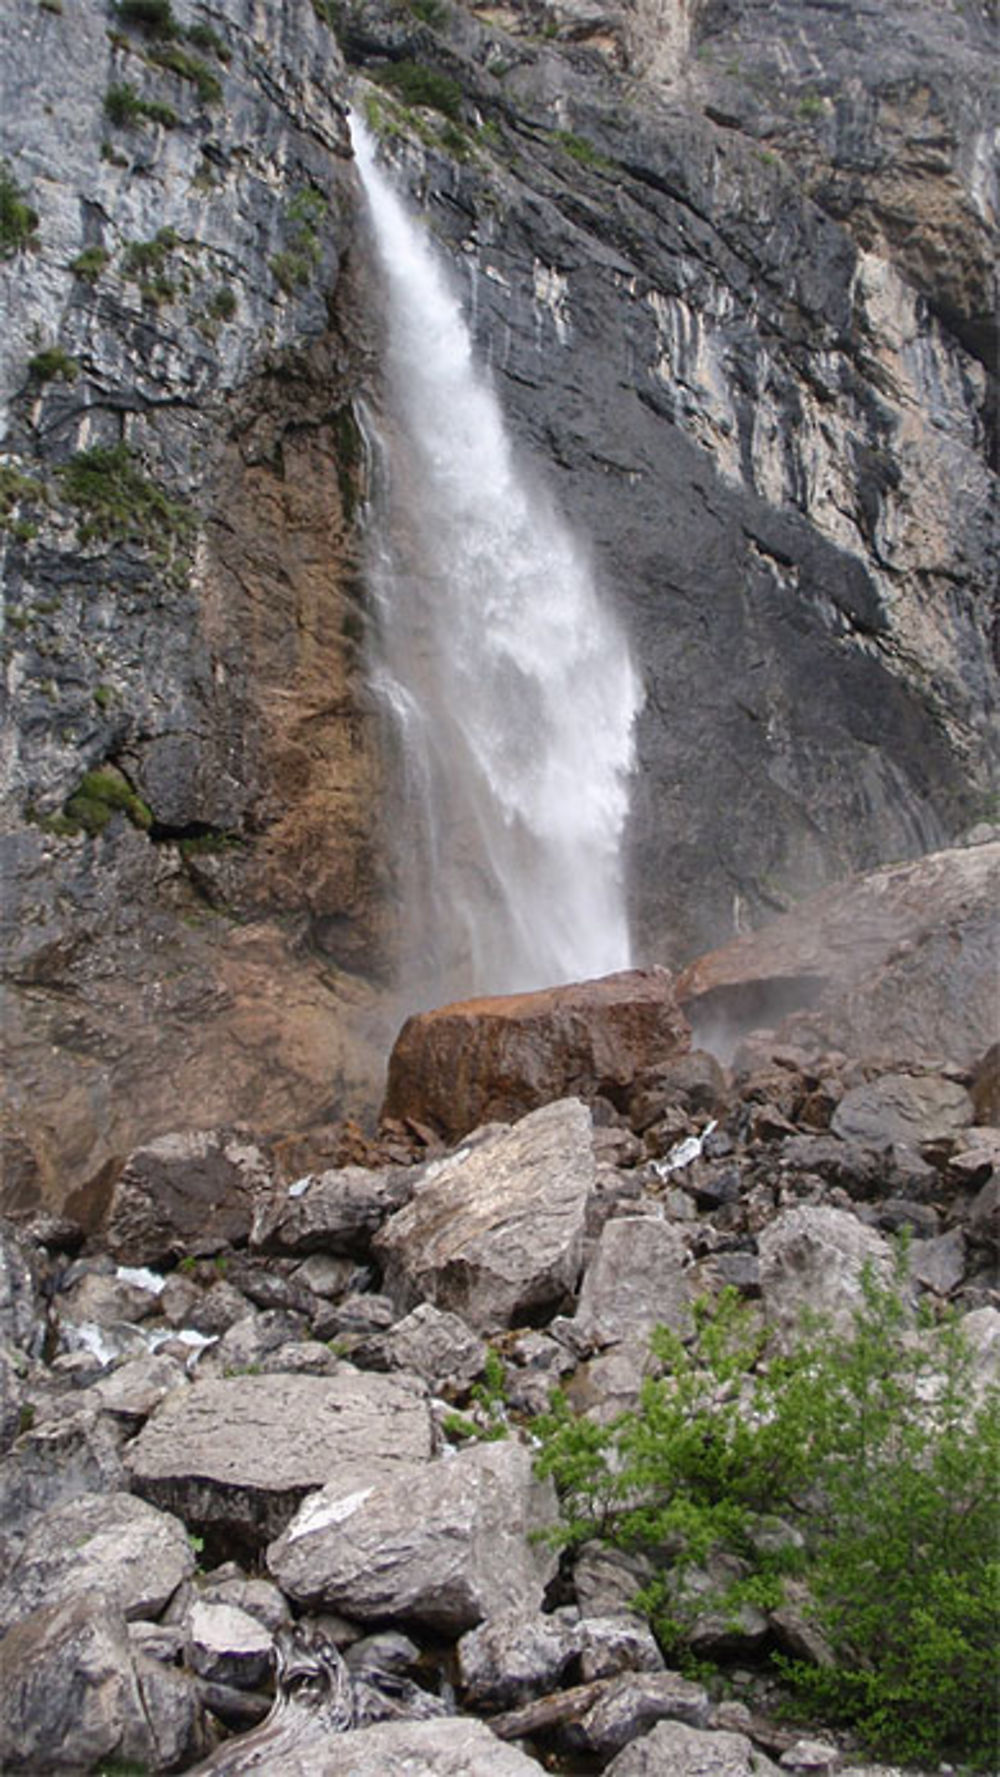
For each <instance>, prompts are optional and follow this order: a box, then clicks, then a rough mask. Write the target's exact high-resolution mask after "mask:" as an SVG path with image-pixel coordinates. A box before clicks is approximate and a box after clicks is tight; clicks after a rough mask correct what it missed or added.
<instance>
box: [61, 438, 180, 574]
mask: <svg viewBox="0 0 1000 1777" xmlns="http://www.w3.org/2000/svg"><path fill="white" fill-rule="evenodd" d="M59 478H60V481H61V483H62V489H63V494H64V496H65V498H66V499H67V500H68V501H69V504H70V505H71V506H75V507H76V508H77V509H78V511H79V512H80V514H81V524H80V541H81V542H82V543H86V542H89V541H91V540H92V539H93V538H95V537H96V538H100V539H101V541H102V542H106V543H124V542H133V543H140V544H144V545H146V546H147V547H151V546H153V545H157V546H159V548H160V549H161V550H165V551H166V555H167V559H168V560H169V558H170V554H171V553H172V551H173V550H174V549H175V548H176V547H177V546H178V545H182V544H183V543H185V542H186V541H187V540H188V539H189V537H190V534H191V531H192V530H193V528H194V520H193V518H192V515H191V513H190V511H189V510H188V508H187V507H186V506H184V505H182V504H181V502H180V501H178V500H172V499H170V497H169V496H168V495H167V494H166V493H164V491H163V489H162V488H161V487H159V486H158V485H157V483H156V482H155V481H150V480H149V479H148V478H147V477H146V476H145V475H143V474H142V471H141V470H140V468H139V466H138V464H137V463H136V460H135V458H134V456H133V454H132V452H131V450H130V449H129V447H128V445H127V444H113V445H101V444H98V445H94V446H93V448H92V449H90V450H83V451H78V452H77V454H76V456H74V457H71V458H70V460H69V462H68V463H65V464H64V465H63V467H62V468H61V469H60V471H59Z"/></svg>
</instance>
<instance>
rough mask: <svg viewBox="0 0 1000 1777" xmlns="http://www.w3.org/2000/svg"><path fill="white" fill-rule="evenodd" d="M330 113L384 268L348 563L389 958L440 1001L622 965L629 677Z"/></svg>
mask: <svg viewBox="0 0 1000 1777" xmlns="http://www.w3.org/2000/svg"><path fill="white" fill-rule="evenodd" d="M351 128H352V134H353V138H354V144H355V150H356V154H357V160H358V166H359V169H360V172H361V177H362V180H363V183H364V186H365V190H366V193H367V196H368V201H369V204H370V208H371V214H372V219H373V227H374V238H375V245H376V250H377V256H378V261H379V264H380V267H381V270H382V272H383V273H384V277H385V287H386V302H387V317H386V325H387V336H388V339H387V353H388V363H387V375H386V415H385V419H384V422H383V424H382V425H381V426H380V432H381V439H380V456H381V458H382V479H383V484H384V485H383V487H382V491H381V495H380V496H379V502H380V507H381V510H380V511H379V512H378V514H377V515H376V520H377V521H376V522H375V523H374V524H373V525H372V526H371V538H372V550H371V554H372V560H371V563H370V575H371V581H372V590H373V594H374V599H375V605H376V611H377V617H378V630H379V635H378V639H377V643H376V648H377V652H378V656H379V658H378V659H377V661H376V663H375V667H374V682H375V685H376V688H377V689H378V690H379V691H380V693H381V695H382V697H383V699H384V701H385V703H386V705H387V707H388V708H389V710H390V711H391V713H392V716H393V719H394V721H395V723H396V725H397V732H398V733H399V735H400V739H401V751H402V754H403V758H404V767H405V773H406V779H407V795H408V798H409V809H408V818H407V821H406V827H407V832H406V843H405V849H406V851H407V867H406V868H405V869H404V872H403V893H404V898H405V899H406V901H407V904H408V912H409V919H410V925H409V939H410V942H409V945H408V949H409V950H410V952H411V954H410V956H409V957H408V958H407V971H408V975H409V977H410V979H411V980H412V981H413V982H415V983H418V984H419V985H418V986H417V992H418V994H423V995H424V996H426V997H428V998H431V999H433V998H438V999H440V998H444V997H455V996H456V995H460V994H470V993H502V992H512V991H516V990H520V989H525V988H532V987H539V986H543V985H547V984H552V983H555V982H559V981H566V980H574V979H583V978H586V977H588V976H593V975H600V974H606V973H609V972H610V971H612V970H614V969H621V968H626V967H627V966H628V963H629V938H628V925H627V919H626V914H625V898H624V889H623V880H622V878H623V871H622V856H621V846H622V833H623V828H624V823H625V818H626V814H627V810H628V776H629V772H630V769H631V766H632V761H633V738H632V730H633V722H634V718H635V715H636V712H637V709H638V707H639V703H640V691H639V684H638V679H637V675H636V673H635V671H634V669H633V667H632V663H631V661H630V658H629V653H628V648H627V646H626V643H625V639H624V636H623V635H622V633H621V631H620V629H619V627H618V625H617V623H616V622H615V621H614V618H613V617H612V615H611V613H610V612H609V611H608V610H607V609H606V608H605V607H604V606H603V605H602V602H601V600H600V599H599V598H598V595H597V591H596V588H595V585H594V582H593V577H592V574H591V572H590V569H589V566H588V563H587V561H586V559H585V556H584V554H583V552H582V550H581V548H580V546H579V544H578V543H577V541H576V540H575V539H574V537H573V536H572V534H571V533H570V531H569V529H568V527H567V525H566V524H565V523H564V522H563V520H562V519H561V518H560V516H559V515H558V513H557V512H556V511H555V510H554V508H553V506H552V503H551V501H550V500H549V499H548V498H547V497H546V496H545V494H544V493H543V492H542V490H541V489H540V487H539V486H538V485H536V483H535V481H534V480H533V479H532V476H531V471H530V469H529V468H528V467H527V465H524V464H521V463H519V462H518V461H517V459H516V455H515V452H514V450H513V448H512V445H511V441H510V439H509V437H508V435H507V431H506V429H505V425H504V420H503V416H502V413H501V410H500V405H499V402H498V400H497V398H496V395H495V394H494V392H493V390H492V388H491V386H490V384H489V382H488V381H487V379H486V377H485V376H484V374H483V373H482V372H481V371H480V370H479V369H478V368H477V366H476V364H475V363H474V360H473V351H472V342H471V339H470V335H469V330H468V328H467V326H466V324H465V322H464V320H463V317H462V313H461V309H460V306H459V303H458V301H457V300H456V298H455V296H454V294H453V293H452V291H451V289H450V287H449V283H448V278H447V276H446V274H445V271H444V269H443V266H442V265H441V263H440V262H439V259H438V257H437V255H436V253H435V251H434V249H433V247H432V246H431V244H430V242H429V240H428V239H427V237H426V234H425V232H424V231H423V229H422V227H421V225H420V224H419V223H418V222H417V221H416V220H414V219H413V218H411V217H410V215H409V214H408V213H407V211H406V209H405V207H404V205H403V204H402V202H401V201H400V199H399V198H398V197H397V196H396V194H395V192H394V191H393V189H392V187H391V185H390V183H389V181H388V179H387V178H386V176H385V174H384V173H383V172H382V170H381V169H380V168H379V167H378V166H377V165H376V161H375V155H374V150H373V145H372V142H371V140H370V138H369V137H368V134H367V132H366V131H365V129H364V127H363V126H362V125H361V124H360V122H359V121H358V120H357V119H354V118H352V123H351Z"/></svg>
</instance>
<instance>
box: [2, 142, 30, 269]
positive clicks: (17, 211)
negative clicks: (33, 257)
mask: <svg viewBox="0 0 1000 1777" xmlns="http://www.w3.org/2000/svg"><path fill="white" fill-rule="evenodd" d="M37 228H38V212H37V210H33V209H32V207H31V205H30V204H29V203H26V202H25V197H24V192H23V191H22V190H21V188H20V186H19V185H18V183H17V181H16V179H15V178H14V176H13V174H12V173H11V170H10V168H9V166H8V165H7V162H6V161H5V160H0V259H9V258H10V257H11V255H12V254H13V253H16V252H18V251H19V249H20V248H21V247H26V246H27V244H28V242H29V241H30V240H31V237H32V235H33V234H34V233H35V232H36V230H37Z"/></svg>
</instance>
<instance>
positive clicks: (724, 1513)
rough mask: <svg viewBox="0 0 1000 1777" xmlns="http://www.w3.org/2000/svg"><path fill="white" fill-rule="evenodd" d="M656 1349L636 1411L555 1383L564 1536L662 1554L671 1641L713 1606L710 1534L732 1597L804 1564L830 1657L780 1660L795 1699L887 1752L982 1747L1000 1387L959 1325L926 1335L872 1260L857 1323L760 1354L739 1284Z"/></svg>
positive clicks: (667, 1639)
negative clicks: (611, 1417)
mask: <svg viewBox="0 0 1000 1777" xmlns="http://www.w3.org/2000/svg"><path fill="white" fill-rule="evenodd" d="M653 1349H654V1351H655V1352H656V1354H657V1356H658V1357H659V1359H660V1361H661V1363H662V1364H663V1365H664V1369H665V1373H664V1374H663V1375H662V1376H661V1377H659V1378H655V1379H650V1380H648V1381H647V1382H646V1383H645V1384H644V1386H643V1390H642V1395H641V1400H640V1404H639V1406H638V1408H636V1409H635V1410H634V1411H630V1412H626V1413H623V1414H621V1415H620V1416H619V1417H618V1419H616V1420H615V1421H614V1422H613V1423H612V1424H611V1425H598V1424H595V1423H594V1422H593V1421H591V1420H588V1419H585V1418H581V1417H579V1416H578V1415H577V1414H575V1413H574V1412H573V1411H572V1409H571V1408H570V1406H569V1404H568V1402H567V1401H566V1399H565V1397H564V1396H562V1395H560V1394H558V1393H557V1394H556V1395H555V1396H554V1397H553V1404H552V1409H551V1411H550V1412H549V1413H548V1414H546V1415H544V1416H543V1417H542V1418H541V1419H540V1420H538V1421H536V1422H535V1426H534V1430H535V1431H536V1433H537V1435H538V1437H539V1439H540V1442H541V1455H540V1457H539V1460H538V1467H539V1471H540V1473H542V1474H548V1475H551V1476H552V1477H553V1479H554V1481H555V1483H556V1487H557V1489H558V1492H559V1495H560V1499H561V1507H562V1513H563V1519H564V1522H563V1525H562V1526H561V1528H560V1530H559V1531H558V1532H557V1533H556V1540H558V1541H559V1542H561V1543H563V1544H573V1543H577V1542H581V1541H583V1540H586V1539H589V1538H592V1537H597V1538H598V1539H599V1540H602V1541H604V1542H607V1543H610V1544H612V1545H614V1546H615V1547H619V1548H624V1549H631V1550H639V1551H642V1552H644V1553H646V1554H647V1555H649V1556H651V1557H652V1560H653V1564H654V1577H653V1579H652V1580H651V1581H650V1583H649V1584H648V1585H647V1586H646V1587H645V1588H644V1590H643V1592H642V1593H640V1595H639V1598H638V1600H637V1602H638V1603H639V1605H640V1607H641V1608H642V1609H644V1610H645V1611H646V1613H647V1614H648V1616H649V1618H650V1620H651V1622H652V1624H653V1627H654V1629H655V1631H656V1633H657V1636H658V1638H659V1639H660V1641H661V1644H662V1645H663V1647H664V1649H665V1651H666V1652H667V1653H668V1655H670V1656H671V1657H673V1658H681V1659H683V1658H684V1653H685V1646H686V1637H687V1635H688V1633H689V1631H690V1629H691V1626H692V1624H693V1621H694V1619H695V1618H696V1616H698V1615H699V1614H700V1613H701V1612H702V1611H704V1610H705V1608H706V1598H705V1595H704V1592H703V1591H699V1590H698V1589H697V1588H696V1587H695V1586H694V1585H692V1584H691V1582H692V1580H693V1579H694V1576H695V1574H696V1572H698V1571H699V1570H702V1569H703V1567H704V1563H705V1561H706V1559H707V1557H708V1556H709V1555H710V1554H711V1553H712V1552H713V1551H723V1552H725V1553H728V1554H730V1555H732V1556H735V1557H737V1558H738V1561H739V1563H740V1564H741V1565H740V1571H741V1573H742V1575H743V1577H742V1579H741V1580H740V1581H739V1582H737V1583H736V1584H735V1585H733V1586H731V1587H730V1588H729V1589H728V1590H726V1591H724V1592H722V1593H721V1594H720V1595H719V1597H718V1598H717V1599H715V1600H714V1601H713V1603H714V1604H715V1605H717V1606H718V1608H721V1609H723V1610H736V1609H737V1607H738V1606H739V1604H740V1603H741V1602H742V1601H743V1600H746V1599H752V1600H754V1601H756V1602H758V1603H761V1604H763V1605H770V1604H773V1603H774V1602H776V1601H777V1600H778V1599H779V1598H780V1596H781V1592H782V1582H783V1578H784V1576H785V1575H786V1574H787V1573H789V1572H791V1571H796V1572H798V1573H799V1574H800V1576H801V1577H802V1578H803V1579H804V1580H805V1581H806V1584H807V1586H808V1589H809V1594H810V1596H811V1597H812V1599H813V1600H814V1616H815V1621H816V1623H817V1626H818V1627H819V1628H820V1629H821V1630H822V1632H823V1633H824V1635H825V1636H826V1638H827V1641H828V1643H829V1645H830V1647H831V1648H832V1650H833V1654H834V1665H833V1666H832V1667H831V1668H830V1669H828V1670H827V1669H821V1668H819V1667H815V1666H809V1665H806V1664H805V1663H804V1662H801V1661H800V1662H795V1661H784V1662H779V1664H780V1665H781V1669H782V1671H783V1673H784V1676H785V1678H786V1679H787V1681H788V1682H789V1684H790V1685H791V1686H792V1687H793V1689H794V1691H795V1693H796V1695H797V1698H798V1700H799V1703H800V1705H801V1706H804V1707H805V1708H806V1709H811V1710H813V1711H814V1712H815V1713H816V1714H818V1715H820V1716H821V1717H822V1718H823V1719H831V1718H834V1719H836V1720H838V1721H842V1722H845V1723H850V1724H852V1725H853V1726H854V1727H855V1728H856V1730H858V1731H859V1732H860V1734H861V1735H862V1736H863V1737H864V1739H865V1740H866V1741H867V1743H868V1744H870V1745H871V1746H872V1747H874V1748H875V1749H876V1750H877V1751H879V1752H882V1753H885V1754H887V1755H888V1756H890V1757H891V1758H893V1759H898V1760H913V1761H925V1760H930V1759H932V1758H940V1757H953V1756H958V1757H960V1758H962V1759H965V1760H968V1761H971V1762H972V1763H973V1764H975V1765H978V1766H980V1767H985V1766H986V1765H988V1763H989V1760H990V1757H991V1753H992V1750H993V1733H994V1718H993V1699H994V1698H995V1695H996V1681H997V1653H996V1650H997V1648H998V1647H1000V1603H998V1582H1000V1561H998V1558H997V1532H998V1528H1000V1525H998V1516H997V1507H998V1499H997V1477H998V1473H1000V1406H998V1396H997V1392H996V1391H994V1392H993V1393H992V1394H991V1395H990V1396H989V1397H988V1398H987V1399H986V1400H985V1401H984V1402H983V1404H982V1405H981V1406H979V1407H978V1408H974V1407H970V1404H969V1403H970V1398H971V1397H970V1373H971V1357H970V1353H969V1351H968V1349H967V1347H966V1345H965V1342H964V1340H963V1338H962V1334H961V1329H960V1326H958V1325H955V1324H949V1325H947V1326H946V1327H945V1328H944V1330H943V1331H941V1332H940V1333H938V1334H937V1335H936V1336H935V1337H934V1338H932V1337H931V1336H930V1333H929V1331H927V1332H926V1333H925V1337H924V1338H923V1339H921V1340H915V1339H914V1338H913V1337H912V1333H911V1323H910V1320H909V1317H908V1315H907V1313H906V1311H905V1309H904V1306H903V1303H902V1299H901V1288H900V1286H898V1285H897V1286H896V1287H891V1286H883V1285H881V1284H879V1283H878V1282H877V1281H876V1280H875V1278H874V1277H873V1275H871V1274H870V1273H867V1274H866V1275H865V1278H864V1283H863V1301H862V1305H861V1307H860V1309H859V1310H858V1312H857V1314H856V1316H855V1320H854V1326H853V1330H852V1332H851V1333H850V1334H849V1335H848V1336H845V1337H838V1336H835V1335H834V1334H832V1333H831V1332H830V1331H829V1330H825V1331H819V1330H816V1329H814V1330H813V1332H812V1333H810V1334H808V1335H807V1336H806V1337H805V1338H804V1339H803V1342H802V1344H801V1346H800V1347H799V1349H798V1350H797V1352H796V1353H795V1355H794V1356H792V1357H789V1358H782V1359H771V1360H767V1359H766V1358H765V1355H764V1350H763V1340H762V1335H761V1333H760V1331H759V1329H758V1328H756V1326H755V1325H754V1323H753V1321H752V1320H751V1318H750V1316H749V1314H748V1311H747V1310H746V1309H745V1308H743V1307H742V1305H741V1304H740V1303H739V1302H738V1300H737V1298H736V1297H735V1295H734V1294H733V1293H732V1292H730V1291H726V1292H724V1293H723V1295H722V1297H721V1298H720V1300H719V1302H718V1303H717V1304H716V1305H715V1307H714V1308H710V1307H709V1306H708V1305H706V1304H705V1303H704V1302H703V1303H701V1304H699V1305H698V1306H697V1308H696V1331H695V1336H694V1338H693V1340H692V1341H691V1343H690V1344H685V1342H684V1341H683V1340H682V1339H680V1338H678V1337H677V1335H676V1334H674V1333H670V1332H668V1331H666V1330H665V1329H662V1328H661V1329H659V1331H658V1332H657V1334H656V1336H655V1338H654V1341H653ZM804 1502H808V1503H804ZM775 1514H779V1515H780V1516H781V1518H782V1519H783V1520H784V1521H785V1522H786V1523H787V1524H788V1525H789V1526H790V1527H791V1531H792V1534H791V1535H790V1536H789V1537H788V1538H787V1539H786V1540H784V1541H783V1542H782V1544H781V1546H780V1547H779V1548H777V1549H775V1548H774V1547H773V1539H771V1541H770V1542H769V1539H767V1538H766V1537H762V1536H761V1535H760V1534H759V1533H760V1531H761V1530H762V1529H764V1528H765V1527H766V1521H767V1520H768V1519H772V1520H773V1517H774V1515H775ZM779 1540H780V1539H779ZM768 1551H769V1552H768Z"/></svg>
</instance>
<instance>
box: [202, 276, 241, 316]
mask: <svg viewBox="0 0 1000 1777" xmlns="http://www.w3.org/2000/svg"><path fill="white" fill-rule="evenodd" d="M237 307H238V304H237V301H236V292H235V290H233V289H232V288H231V286H230V285H229V284H223V285H222V286H221V287H220V288H219V289H218V290H217V291H216V292H215V295H214V296H213V297H212V298H211V300H210V301H209V304H208V313H209V315H210V316H211V317H212V320H213V321H231V320H232V318H233V316H234V315H235V313H236V310H237Z"/></svg>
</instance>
